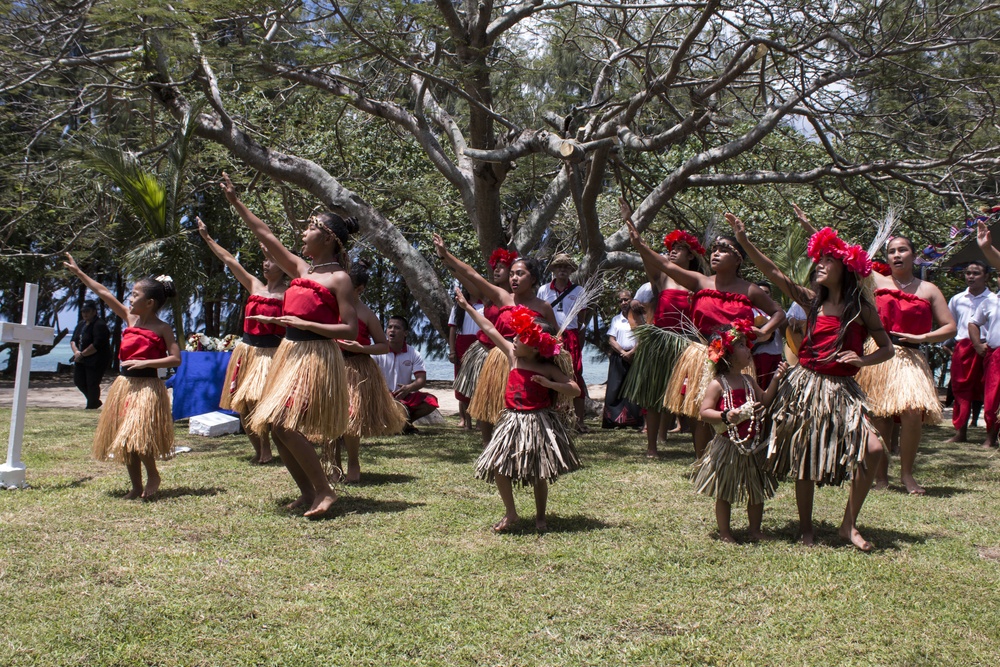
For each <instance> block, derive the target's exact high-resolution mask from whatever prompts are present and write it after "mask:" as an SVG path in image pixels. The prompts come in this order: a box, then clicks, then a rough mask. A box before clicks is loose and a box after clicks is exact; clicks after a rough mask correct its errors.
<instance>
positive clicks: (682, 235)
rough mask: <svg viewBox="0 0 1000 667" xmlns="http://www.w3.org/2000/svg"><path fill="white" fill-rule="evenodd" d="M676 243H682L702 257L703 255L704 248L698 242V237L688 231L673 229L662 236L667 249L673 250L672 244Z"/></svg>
mask: <svg viewBox="0 0 1000 667" xmlns="http://www.w3.org/2000/svg"><path fill="white" fill-rule="evenodd" d="M676 243H683V244H684V245H686V246H687V247H688V248H691V252H695V253H698V254H699V255H701V256H702V257H704V256H705V249H704V248H702V247H701V244H700V243H698V239H697V238H696V237H695V235H694V234H692V233H690V232H684V231H681V230H679V229H675V230H674V231H672V232H670V233H669V234H667V235H666V236H664V237H663V245H664V246H666V248H667V250H668V251H670V250H673V249H674V244H676Z"/></svg>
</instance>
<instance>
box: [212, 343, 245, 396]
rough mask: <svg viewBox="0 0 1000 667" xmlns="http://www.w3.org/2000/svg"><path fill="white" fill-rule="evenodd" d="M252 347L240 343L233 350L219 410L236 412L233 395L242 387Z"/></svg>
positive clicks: (223, 383)
mask: <svg viewBox="0 0 1000 667" xmlns="http://www.w3.org/2000/svg"><path fill="white" fill-rule="evenodd" d="M249 350H250V346H249V345H247V344H246V343H244V342H242V341H240V342H239V343H237V344H236V347H235V348H233V353H232V354H231V355H229V364H228V365H227V366H226V376H225V379H224V380H223V382H222V396H220V397H219V408H220V409H222V410H235V408H233V394H235V393H236V389H237V388H238V387H239V386H240V380H241V377H240V376H241V374H242V373H243V371H244V364H246V360H247V352H248V351H249Z"/></svg>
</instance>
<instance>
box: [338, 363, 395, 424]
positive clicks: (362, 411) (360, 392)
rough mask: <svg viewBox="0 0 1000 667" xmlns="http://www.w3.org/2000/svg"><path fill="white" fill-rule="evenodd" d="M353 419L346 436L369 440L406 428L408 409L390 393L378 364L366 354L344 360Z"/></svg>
mask: <svg viewBox="0 0 1000 667" xmlns="http://www.w3.org/2000/svg"><path fill="white" fill-rule="evenodd" d="M344 367H345V369H346V371H347V393H348V395H349V396H350V406H351V407H350V419H349V421H348V424H347V432H346V433H345V434H344V435H352V436H355V437H362V438H367V437H371V436H378V435H396V434H397V433H402V432H403V427H404V426H406V408H404V407H403V406H402V405H401V404H400V403H399V402H398V401H396V399H394V398H393V397H392V394H391V393H390V392H389V386H388V385H387V384H386V383H385V378H384V377H382V371H381V370H379V367H378V364H376V363H375V361H374V360H373V359H372V358H371V357H370V356H368V355H367V354H352V355H351V356H349V357H347V358H346V359H344Z"/></svg>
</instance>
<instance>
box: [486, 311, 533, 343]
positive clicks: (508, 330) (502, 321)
mask: <svg viewBox="0 0 1000 667" xmlns="http://www.w3.org/2000/svg"><path fill="white" fill-rule="evenodd" d="M512 310H514V306H504V307H502V308H501V309H500V315H498V316H497V321H496V322H494V323H493V326H495V327H496V328H497V331H499V332H500V335H501V336H503V337H504V338H506V339H508V340H510V339H511V338H513V337H514V336H516V335H517V332H516V331H514V328H513V327H512V326H511V324H510V311H512ZM531 312H532V313H534V315H535V317H541V314H540V313H538V312H536V311H534V310H533V311H531Z"/></svg>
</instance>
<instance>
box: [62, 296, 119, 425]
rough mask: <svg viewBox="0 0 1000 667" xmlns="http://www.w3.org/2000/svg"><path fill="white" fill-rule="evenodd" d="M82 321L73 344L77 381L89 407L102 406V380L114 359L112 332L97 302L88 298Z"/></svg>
mask: <svg viewBox="0 0 1000 667" xmlns="http://www.w3.org/2000/svg"><path fill="white" fill-rule="evenodd" d="M80 318H81V319H80V323H79V324H77V325H76V329H75V330H74V331H73V337H72V338H71V339H70V342H69V346H70V348H71V349H72V350H73V384H75V385H76V388H77V389H79V390H80V391H81V392H82V393H83V395H84V396H86V397H87V410H96V409H97V408H99V407H101V405H102V404H101V380H102V379H103V378H104V371H106V370H107V369H108V363H109V362H110V361H111V332H110V331H108V325H107V324H106V323H105V322H104V320H102V319H101V318H100V317H98V316H97V303H96V302H94V301H85V302H84V304H83V308H81V309H80Z"/></svg>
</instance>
